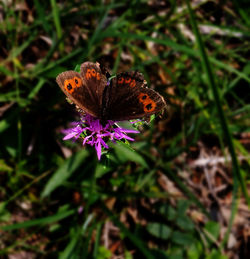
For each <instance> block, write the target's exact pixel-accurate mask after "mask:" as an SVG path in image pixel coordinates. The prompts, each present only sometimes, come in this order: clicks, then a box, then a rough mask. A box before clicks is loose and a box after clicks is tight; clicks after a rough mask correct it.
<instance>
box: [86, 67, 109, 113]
mask: <svg viewBox="0 0 250 259" xmlns="http://www.w3.org/2000/svg"><path fill="white" fill-rule="evenodd" d="M81 77H82V78H83V81H84V82H85V84H86V86H87V87H86V88H87V91H88V93H89V95H90V97H91V100H92V101H93V104H95V105H96V106H98V107H100V108H101V107H102V96H103V91H104V88H105V87H106V86H107V78H106V76H105V75H104V74H103V73H102V71H101V68H100V65H99V63H92V62H85V63H83V64H82V65H81ZM100 112H101V110H100V111H99V113H100ZM98 117H99V116H98Z"/></svg>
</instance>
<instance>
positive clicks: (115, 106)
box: [106, 72, 166, 120]
mask: <svg viewBox="0 0 250 259" xmlns="http://www.w3.org/2000/svg"><path fill="white" fill-rule="evenodd" d="M110 88H111V90H110V92H109V96H107V97H106V99H107V100H108V105H107V108H106V110H107V115H106V117H108V119H112V120H130V119H137V118H142V117H147V116H149V115H152V114H154V113H157V112H159V111H161V110H162V109H163V108H164V107H165V106H166V103H165V101H164V99H163V97H162V96H161V95H160V94H158V93H157V92H156V91H154V90H152V89H149V88H147V87H146V83H145V81H144V78H143V75H142V74H140V73H138V72H129V73H121V74H119V75H117V77H116V78H114V79H112V80H111V84H110Z"/></svg>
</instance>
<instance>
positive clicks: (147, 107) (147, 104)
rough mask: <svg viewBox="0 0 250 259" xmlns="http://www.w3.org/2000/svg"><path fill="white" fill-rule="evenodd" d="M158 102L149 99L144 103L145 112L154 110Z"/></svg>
mask: <svg viewBox="0 0 250 259" xmlns="http://www.w3.org/2000/svg"><path fill="white" fill-rule="evenodd" d="M155 107H156V103H155V102H154V101H153V100H151V99H150V100H149V101H148V102H145V103H144V107H143V110H144V111H145V112H153V111H154V110H155Z"/></svg>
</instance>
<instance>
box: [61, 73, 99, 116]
mask: <svg viewBox="0 0 250 259" xmlns="http://www.w3.org/2000/svg"><path fill="white" fill-rule="evenodd" d="M56 82H57V83H58V85H59V86H60V88H61V89H62V91H63V92H64V93H65V94H66V95H67V97H68V98H69V99H70V100H72V101H73V102H74V103H75V104H76V105H77V106H79V107H80V108H81V109H82V110H84V111H85V112H86V113H88V114H91V115H92V116H94V117H99V116H100V110H101V107H100V106H99V105H98V102H96V98H95V95H94V94H93V93H92V92H91V91H90V90H89V89H90V88H89V87H88V86H87V85H86V82H85V81H84V80H83V78H82V77H81V75H80V74H79V73H77V72H75V71H66V72H63V73H61V74H59V75H58V76H57V78H56Z"/></svg>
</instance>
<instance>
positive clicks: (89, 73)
mask: <svg viewBox="0 0 250 259" xmlns="http://www.w3.org/2000/svg"><path fill="white" fill-rule="evenodd" d="M85 77H86V79H87V80H89V79H91V78H93V77H94V78H96V79H97V80H101V76H100V73H98V72H97V71H96V70H95V69H94V68H88V69H87V71H86V73H85Z"/></svg>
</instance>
